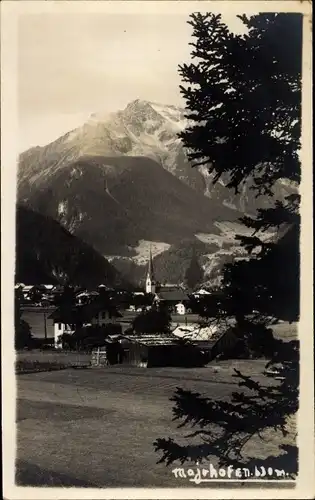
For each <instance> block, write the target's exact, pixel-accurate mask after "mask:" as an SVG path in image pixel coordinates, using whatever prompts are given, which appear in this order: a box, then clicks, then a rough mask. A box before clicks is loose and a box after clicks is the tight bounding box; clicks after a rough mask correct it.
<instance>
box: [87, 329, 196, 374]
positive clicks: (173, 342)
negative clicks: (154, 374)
mask: <svg viewBox="0 0 315 500" xmlns="http://www.w3.org/2000/svg"><path fill="white" fill-rule="evenodd" d="M100 354H101V355H102V356H103V358H102V359H106V363H105V364H107V365H111V364H121V365H129V366H138V367H146V368H150V367H162V366H182V367H191V366H203V365H204V364H205V356H204V355H203V354H202V353H201V352H200V350H199V349H198V347H195V346H193V345H192V344H191V343H189V342H186V341H183V340H181V339H177V338H175V337H174V336H173V335H164V334H141V335H136V334H132V335H128V336H120V337H119V339H118V338H117V339H116V340H115V341H114V342H113V340H109V341H108V342H105V344H104V347H103V348H101V349H99V350H98V354H97V353H96V350H95V352H94V353H93V356H94V358H93V359H94V360H95V359H96V357H97V355H100ZM99 359H101V358H99ZM94 365H97V363H96V362H94Z"/></svg>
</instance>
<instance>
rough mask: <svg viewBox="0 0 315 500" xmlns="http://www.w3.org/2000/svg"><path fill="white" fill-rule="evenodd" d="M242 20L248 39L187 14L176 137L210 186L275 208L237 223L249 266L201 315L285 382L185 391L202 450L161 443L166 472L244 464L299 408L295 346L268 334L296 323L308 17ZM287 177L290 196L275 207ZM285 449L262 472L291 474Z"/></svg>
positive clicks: (236, 270) (231, 270)
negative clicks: (224, 395) (181, 118)
mask: <svg viewBox="0 0 315 500" xmlns="http://www.w3.org/2000/svg"><path fill="white" fill-rule="evenodd" d="M239 17H240V19H241V20H242V22H243V24H244V26H245V27H246V28H247V33H246V34H245V35H237V34H233V33H231V32H230V31H229V29H228V28H227V26H226V25H225V24H224V23H223V22H222V20H221V16H220V15H213V14H211V13H208V14H201V13H196V14H193V15H191V17H190V20H189V24H190V25H191V26H192V28H193V37H194V39H195V41H194V42H193V43H192V44H191V45H192V46H193V51H192V58H193V62H192V63H190V64H183V65H182V66H180V68H179V71H180V75H181V77H182V81H183V83H184V84H186V86H184V85H183V86H181V93H182V95H183V97H184V99H185V100H186V110H187V118H188V119H189V120H190V123H191V125H190V126H189V127H188V128H187V129H186V130H184V131H183V132H182V133H181V134H180V137H181V139H182V141H183V143H184V145H185V147H186V149H187V153H188V158H189V160H190V161H191V162H192V164H193V165H194V166H198V165H205V166H207V167H208V169H209V172H211V173H212V175H213V182H214V183H216V182H217V181H218V180H219V179H220V178H221V177H222V176H224V177H225V179H228V182H227V184H226V188H227V189H234V190H235V192H236V193H237V192H238V191H239V190H240V188H241V187H243V186H244V184H245V185H249V183H250V185H251V189H253V190H254V192H255V194H256V196H257V197H259V196H266V197H269V198H270V199H271V200H273V206H272V208H269V209H260V210H257V213H256V214H254V215H252V216H248V215H247V216H244V217H243V218H242V223H243V224H244V225H245V226H247V228H249V229H250V230H251V231H252V233H251V235H250V236H247V237H244V236H238V237H237V238H238V240H239V241H240V244H241V245H242V246H243V247H244V248H245V249H246V250H247V251H248V258H247V259H244V260H241V261H236V262H232V263H229V264H227V265H226V266H225V268H224V271H223V280H222V286H221V294H220V299H219V300H217V301H215V300H214V297H212V298H211V299H210V300H211V303H210V302H209V307H208V309H207V305H206V304H205V306H204V309H203V315H204V316H205V317H208V316H209V314H210V310H211V317H212V321H215V322H217V323H218V325H219V327H220V328H222V330H223V329H224V328H226V326H225V325H231V324H233V329H234V332H235V333H236V334H237V335H238V336H239V337H240V338H241V339H242V340H243V341H244V342H245V343H246V344H247V347H248V351H249V352H253V351H254V352H255V353H256V354H257V352H258V353H260V354H261V355H264V356H267V357H268V358H269V362H268V364H272V363H275V362H281V364H282V368H283V373H282V375H283V381H282V382H281V383H280V384H279V385H273V386H272V387H270V384H268V383H267V382H266V384H262V383H258V382H254V381H253V380H252V379H251V378H250V377H247V376H243V375H242V374H241V373H240V372H237V371H236V374H235V375H236V377H237V378H238V379H239V386H240V387H244V388H245V392H237V393H234V394H233V395H232V399H231V401H230V402H222V401H216V400H213V399H211V397H209V398H204V397H201V396H200V395H199V394H193V393H191V392H190V391H184V390H182V389H178V390H177V393H176V394H175V396H174V398H173V401H174V403H175V406H174V418H175V419H179V420H180V421H181V424H182V426H187V425H192V426H193V427H194V429H197V430H195V432H193V434H192V435H193V436H194V438H195V439H196V438H199V439H200V442H197V443H196V442H194V444H190V445H183V444H178V443H175V442H174V441H173V439H172V438H168V439H166V438H159V439H157V440H156V442H155V443H154V445H155V448H156V450H157V451H158V452H159V453H160V454H161V459H160V461H162V462H165V463H167V464H170V463H172V462H173V461H174V460H180V461H181V462H185V461H187V460H195V461H196V460H199V461H200V460H203V459H205V458H209V456H217V457H218V459H219V461H220V462H221V463H232V462H231V461H232V460H233V461H234V462H233V463H234V464H235V466H238V465H241V466H244V465H245V462H246V461H245V459H244V458H243V457H242V450H243V448H244V446H245V444H246V443H247V442H248V440H249V439H251V438H253V436H258V435H260V434H261V432H264V431H266V430H267V429H269V428H274V429H278V430H281V431H282V432H283V434H284V435H285V433H286V422H287V419H288V417H289V416H292V415H294V414H295V412H296V411H297V408H298V383H299V380H298V372H299V354H298V345H297V342H291V343H284V342H282V341H280V340H276V339H275V338H274V336H273V334H272V330H271V328H270V327H271V326H272V323H273V322H275V321H278V320H279V319H281V320H285V321H289V322H293V321H297V320H298V318H299V225H300V219H299V194H298V184H299V181H300V162H299V156H298V154H299V148H300V134H301V116H300V115H301V54H302V16H300V15H298V14H287V13H285V14H259V15H256V16H252V17H250V18H248V17H246V16H239ZM195 61H196V62H195ZM283 179H286V181H287V182H288V184H289V186H290V194H288V195H287V196H286V198H285V201H283V202H280V201H279V200H277V192H278V190H279V188H280V186H281V182H282V181H283ZM271 231H272V234H273V236H272V237H271V236H270V234H269V236H268V232H269V233H270V232H271ZM266 380H267V379H266ZM283 451H285V452H286V453H284V454H283V455H279V456H275V457H269V459H268V461H267V462H266V463H267V464H268V465H269V466H271V467H274V468H275V467H276V465H277V466H278V467H283V464H284V463H285V467H286V470H287V472H290V473H292V474H295V473H296V470H297V462H296V458H297V455H296V447H294V446H293V445H291V446H289V447H288V446H287V447H285V446H283ZM255 459H256V464H258V460H257V456H256V457H255ZM261 463H263V462H261Z"/></svg>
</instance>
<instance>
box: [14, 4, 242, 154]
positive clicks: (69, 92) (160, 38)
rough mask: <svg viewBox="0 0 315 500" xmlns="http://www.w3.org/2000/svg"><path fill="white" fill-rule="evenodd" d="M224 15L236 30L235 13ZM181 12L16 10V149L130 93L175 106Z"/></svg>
mask: <svg viewBox="0 0 315 500" xmlns="http://www.w3.org/2000/svg"><path fill="white" fill-rule="evenodd" d="M225 17H226V21H227V22H228V24H229V25H230V26H231V27H233V28H234V29H236V30H237V29H239V27H240V22H239V21H238V20H237V18H236V16H235V15H229V16H228V17H227V16H225ZM187 19H188V13H187V14H186V13H185V14H184V13H183V14H181V13H180V14H179V13H175V12H174V14H159V13H158V14H157V13H155V14H152V13H151V14H150V13H146V12H144V13H143V14H132V15H131V14H119V15H118V14H108V13H107V14H105V13H104V14H93V13H91V14H84V15H83V14H80V13H76V14H70V13H67V14H65V13H62V14H61V13H58V14H33V15H23V16H20V19H19V37H18V91H19V129H20V140H19V149H20V151H23V150H25V149H27V148H29V147H31V146H36V145H44V144H47V143H48V142H50V141H53V140H54V139H56V138H57V137H59V136H60V135H61V134H62V133H65V132H67V131H68V130H70V129H72V128H74V127H76V126H78V125H79V124H81V123H82V121H84V120H85V119H86V118H87V117H88V116H89V115H90V114H91V113H93V112H110V111H116V110H117V109H123V108H124V107H125V106H126V105H127V104H128V102H130V101H132V100H134V99H137V98H140V99H147V100H153V101H157V102H164V103H169V104H174V105H182V104H183V103H182V101H181V97H180V94H179V88H178V86H179V84H180V78H179V76H178V73H177V67H178V64H180V63H181V62H184V61H188V60H189V57H190V56H189V53H190V47H189V45H188V43H189V41H190V34H191V27H190V26H189V25H188V24H187ZM144 41H145V42H144Z"/></svg>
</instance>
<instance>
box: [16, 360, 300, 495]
mask: <svg viewBox="0 0 315 500" xmlns="http://www.w3.org/2000/svg"><path fill="white" fill-rule="evenodd" d="M233 368H238V369H240V370H241V371H242V372H243V373H244V374H248V375H249V374H251V375H252V376H253V377H254V379H256V380H259V379H261V377H262V371H263V369H264V361H263V360H256V361H234V362H231V361H229V362H228V361H222V362H218V363H213V364H212V365H211V366H208V367H205V368H194V369H181V368H152V369H144V368H134V367H126V366H123V367H120V366H116V367H115V366H113V367H109V368H103V369H83V370H74V369H72V370H71V369H68V370H63V371H59V372H49V373H48V372H46V373H35V374H25V375H19V376H18V377H17V384H18V386H17V390H18V392H17V397H18V405H17V431H18V432H17V469H16V481H17V484H18V485H33V486H55V487H61V486H78V487H80V486H82V487H97V488H99V487H103V488H105V487H189V486H190V487H191V484H189V483H188V481H187V482H185V481H183V479H180V480H179V479H175V477H174V474H172V468H174V467H178V464H176V465H173V466H170V467H166V466H165V465H163V464H157V461H158V459H159V458H160V456H159V455H158V454H156V453H155V451H154V447H153V442H154V441H155V440H156V439H157V438H162V437H164V438H168V437H169V436H171V437H173V438H174V439H175V440H178V441H179V442H182V443H183V442H185V440H186V438H185V436H186V435H187V433H188V432H187V431H188V429H187V430H186V429H178V428H177V425H176V423H175V422H172V403H171V402H170V397H171V396H172V395H173V394H174V391H175V390H176V387H182V388H185V389H191V390H193V391H198V392H200V393H203V394H205V395H207V396H210V397H213V398H218V399H229V398H230V397H231V393H232V392H233V391H235V390H236V389H237V385H236V381H235V378H233V377H232V374H233ZM270 383H271V382H270ZM288 430H289V435H288V436H287V437H286V438H285V439H284V438H283V437H282V436H280V435H278V434H275V433H273V432H271V431H270V432H269V433H268V435H267V436H265V437H267V439H266V440H264V441H262V440H261V439H260V438H257V439H256V440H255V439H254V440H253V441H252V442H250V443H249V444H248V447H247V450H246V454H247V455H248V456H253V457H255V458H257V459H260V458H261V459H263V458H266V457H268V456H269V455H274V454H276V455H277V454H278V453H280V452H279V444H283V443H288V444H292V445H294V442H295V424H294V422H290V424H289V427H288ZM212 463H213V464H215V461H213V462H212ZM221 485H222V483H221ZM224 485H225V486H226V483H223V486H224ZM283 485H284V483H283ZM201 486H202V485H201ZM206 486H207V484H206ZM208 486H209V484H208ZM213 486H215V484H214V483H213ZM216 486H218V484H216Z"/></svg>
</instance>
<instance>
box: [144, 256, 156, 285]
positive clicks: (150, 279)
mask: <svg viewBox="0 0 315 500" xmlns="http://www.w3.org/2000/svg"><path fill="white" fill-rule="evenodd" d="M155 286H156V283H155V278H154V270H153V259H152V252H151V247H150V256H149V265H148V272H147V278H146V283H145V291H146V293H155Z"/></svg>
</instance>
